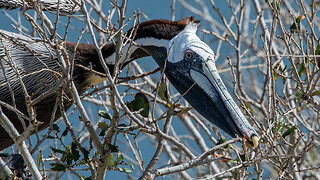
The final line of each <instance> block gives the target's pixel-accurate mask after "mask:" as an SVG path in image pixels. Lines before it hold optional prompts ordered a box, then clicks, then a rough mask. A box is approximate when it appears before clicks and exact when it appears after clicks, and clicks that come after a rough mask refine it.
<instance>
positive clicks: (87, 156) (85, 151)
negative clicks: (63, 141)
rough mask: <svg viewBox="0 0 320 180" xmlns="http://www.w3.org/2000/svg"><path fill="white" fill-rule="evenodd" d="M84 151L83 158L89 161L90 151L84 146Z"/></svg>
mask: <svg viewBox="0 0 320 180" xmlns="http://www.w3.org/2000/svg"><path fill="white" fill-rule="evenodd" d="M82 153H83V160H84V161H85V162H88V161H89V154H90V152H89V151H88V150H86V149H85V148H82Z"/></svg>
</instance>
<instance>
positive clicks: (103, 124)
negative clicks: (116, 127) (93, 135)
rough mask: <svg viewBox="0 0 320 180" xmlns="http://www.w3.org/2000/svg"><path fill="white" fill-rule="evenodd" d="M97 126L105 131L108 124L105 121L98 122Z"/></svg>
mask: <svg viewBox="0 0 320 180" xmlns="http://www.w3.org/2000/svg"><path fill="white" fill-rule="evenodd" d="M98 128H100V129H101V130H102V131H105V130H107V129H108V128H109V126H108V124H107V123H106V122H98Z"/></svg>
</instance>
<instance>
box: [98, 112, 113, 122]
mask: <svg viewBox="0 0 320 180" xmlns="http://www.w3.org/2000/svg"><path fill="white" fill-rule="evenodd" d="M98 115H99V116H100V117H102V118H105V119H109V120H111V117H110V115H109V114H108V113H107V112H106V111H104V110H99V111H98Z"/></svg>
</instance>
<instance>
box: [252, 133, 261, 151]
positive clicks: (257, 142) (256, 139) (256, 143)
mask: <svg viewBox="0 0 320 180" xmlns="http://www.w3.org/2000/svg"><path fill="white" fill-rule="evenodd" d="M251 141H252V143H253V148H256V147H258V145H259V141H260V138H259V137H258V136H257V135H255V134H254V135H252V137H251Z"/></svg>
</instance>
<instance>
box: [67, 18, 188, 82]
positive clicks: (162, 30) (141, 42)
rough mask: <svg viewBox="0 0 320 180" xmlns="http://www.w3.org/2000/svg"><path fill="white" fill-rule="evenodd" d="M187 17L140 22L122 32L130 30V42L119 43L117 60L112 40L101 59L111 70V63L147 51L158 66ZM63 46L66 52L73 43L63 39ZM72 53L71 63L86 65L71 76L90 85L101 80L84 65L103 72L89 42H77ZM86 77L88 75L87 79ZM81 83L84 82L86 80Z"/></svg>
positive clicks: (134, 57)
mask: <svg viewBox="0 0 320 180" xmlns="http://www.w3.org/2000/svg"><path fill="white" fill-rule="evenodd" d="M190 21H193V19H192V18H186V19H183V20H180V21H177V22H171V21H166V20H153V21H147V22H143V23H140V24H138V25H136V26H135V27H133V28H131V29H129V30H128V31H127V32H126V35H127V36H128V35H129V34H134V38H133V40H134V41H133V42H134V43H128V44H126V45H124V46H122V49H121V53H120V54H121V57H120V59H118V60H119V62H118V63H116V54H117V52H116V51H115V49H116V48H115V45H114V44H107V45H105V46H104V47H103V48H102V49H101V52H102V55H103V58H104V61H105V62H106V64H107V66H108V68H109V70H110V72H111V73H113V70H114V66H115V64H118V65H119V66H120V67H119V68H120V69H122V68H124V67H125V66H126V65H127V64H128V63H130V62H131V61H133V60H136V59H139V58H142V57H145V56H150V55H151V56H152V57H153V59H155V60H156V62H157V63H158V64H159V66H160V67H162V64H164V60H165V59H166V55H167V51H168V47H169V44H170V41H171V40H172V39H173V38H174V37H175V36H176V35H177V34H179V33H180V32H181V31H183V30H184V28H185V27H186V25H187V24H188V23H189V22H190ZM66 47H67V50H69V51H70V52H74V49H75V47H76V44H75V43H72V42H66ZM75 57H76V58H75V67H77V65H81V66H83V67H85V69H86V70H84V69H81V68H80V69H79V68H77V69H76V68H75V70H77V71H80V72H79V73H77V74H83V75H80V76H79V77H75V78H77V80H78V81H79V82H81V81H84V80H85V81H87V82H91V85H95V84H98V83H100V82H102V81H103V80H104V79H103V78H101V77H100V76H99V75H98V76H96V75H97V74H94V73H93V74H92V73H91V72H88V71H87V70H88V69H92V70H94V71H97V72H99V73H102V74H104V73H105V71H104V69H103V67H102V65H101V63H100V59H99V57H98V53H97V51H96V49H95V47H94V46H93V45H89V44H79V45H77V48H76V56H75ZM162 61H163V62H162ZM74 74H76V73H74ZM88 78H90V79H89V80H88ZM84 86H87V84H85V85H84Z"/></svg>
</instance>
